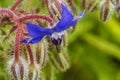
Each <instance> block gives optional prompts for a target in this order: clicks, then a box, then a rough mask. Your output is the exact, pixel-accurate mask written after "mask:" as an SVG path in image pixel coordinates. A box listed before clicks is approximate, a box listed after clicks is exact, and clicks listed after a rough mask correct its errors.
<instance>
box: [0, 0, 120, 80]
mask: <svg viewBox="0 0 120 80" xmlns="http://www.w3.org/2000/svg"><path fill="white" fill-rule="evenodd" d="M13 2H14V0H0V7H4V8H6V7H8V8H9V6H10V5H12V3H13ZM38 2H39V0H30V3H31V4H30V6H29V5H27V3H28V1H27V0H23V2H22V4H21V5H20V6H21V7H23V8H24V9H26V10H27V9H29V7H30V8H34V7H36V5H38ZM73 2H74V4H75V7H77V10H78V12H80V11H81V8H80V5H81V3H80V1H79V0H75V1H74V0H73ZM26 6H29V7H26ZM41 12H42V13H44V12H45V10H44V8H43V9H42V11H41ZM99 16H100V10H99V9H98V10H96V11H94V12H86V13H85V15H84V17H83V18H82V19H81V20H80V21H79V22H78V23H77V25H76V28H75V31H74V32H73V33H72V34H70V35H68V46H67V47H68V55H69V58H70V62H71V67H70V68H69V69H68V70H67V71H65V72H59V73H57V74H56V80H120V23H119V22H120V19H119V18H118V17H117V16H116V11H114V14H113V15H111V18H110V19H109V20H108V21H106V22H102V21H101V20H100V18H99ZM5 29H6V30H7V29H8V27H7V28H5ZM3 37H4V35H0V80H6V71H5V69H6V68H5V67H6V65H5V63H6V61H7V60H6V54H5V50H6V47H7V42H6V43H4V44H5V45H4V44H2V43H1V41H2V39H3Z"/></svg>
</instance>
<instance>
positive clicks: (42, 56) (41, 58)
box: [36, 39, 48, 67]
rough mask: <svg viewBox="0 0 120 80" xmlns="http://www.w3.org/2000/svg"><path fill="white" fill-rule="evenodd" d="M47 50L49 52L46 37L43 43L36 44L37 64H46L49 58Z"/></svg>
mask: <svg viewBox="0 0 120 80" xmlns="http://www.w3.org/2000/svg"><path fill="white" fill-rule="evenodd" d="M47 52H48V43H47V41H46V40H45V39H44V40H42V41H41V43H39V44H37V46H36V60H37V64H40V66H41V67H43V66H44V65H45V62H46V60H47Z"/></svg>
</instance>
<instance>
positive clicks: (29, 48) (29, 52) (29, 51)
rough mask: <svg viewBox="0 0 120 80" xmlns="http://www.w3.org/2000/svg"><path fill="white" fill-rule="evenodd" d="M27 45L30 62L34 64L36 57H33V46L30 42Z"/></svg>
mask: <svg viewBox="0 0 120 80" xmlns="http://www.w3.org/2000/svg"><path fill="white" fill-rule="evenodd" d="M26 47H27V50H28V55H29V58H30V63H31V64H34V57H33V52H32V50H31V47H30V45H29V44H26Z"/></svg>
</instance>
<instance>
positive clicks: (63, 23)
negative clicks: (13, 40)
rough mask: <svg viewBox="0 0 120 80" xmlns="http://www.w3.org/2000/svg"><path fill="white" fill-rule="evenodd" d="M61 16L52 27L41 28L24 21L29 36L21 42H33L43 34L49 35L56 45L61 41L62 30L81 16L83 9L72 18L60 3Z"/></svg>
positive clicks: (40, 38)
mask: <svg viewBox="0 0 120 80" xmlns="http://www.w3.org/2000/svg"><path fill="white" fill-rule="evenodd" d="M61 7H62V17H61V19H60V21H59V22H58V23H57V24H56V25H55V26H54V27H53V28H43V27H41V26H39V25H36V24H31V23H26V26H27V30H28V34H29V36H30V37H28V38H25V39H23V40H21V41H20V42H23V43H30V44H35V43H38V42H40V41H41V40H42V38H43V37H44V36H46V35H47V36H50V37H51V39H52V42H53V44H55V45H58V44H60V43H61V40H62V38H61V37H62V35H63V34H64V30H67V29H68V28H70V27H71V26H74V25H75V24H76V22H77V21H78V20H79V19H80V18H81V17H82V16H83V14H84V12H85V11H82V12H81V13H80V14H79V15H78V17H77V18H74V16H73V15H72V13H71V12H70V11H69V10H68V9H67V7H65V6H64V5H63V4H61Z"/></svg>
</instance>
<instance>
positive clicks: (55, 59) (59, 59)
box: [49, 49, 69, 71]
mask: <svg viewBox="0 0 120 80" xmlns="http://www.w3.org/2000/svg"><path fill="white" fill-rule="evenodd" d="M64 52H65V51H64V49H62V51H61V53H59V54H58V52H56V50H54V49H53V50H51V51H50V53H49V58H50V61H51V63H53V66H55V67H56V68H57V69H58V70H60V71H65V70H66V69H68V68H69V60H68V58H67V55H66V54H65V53H64Z"/></svg>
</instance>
